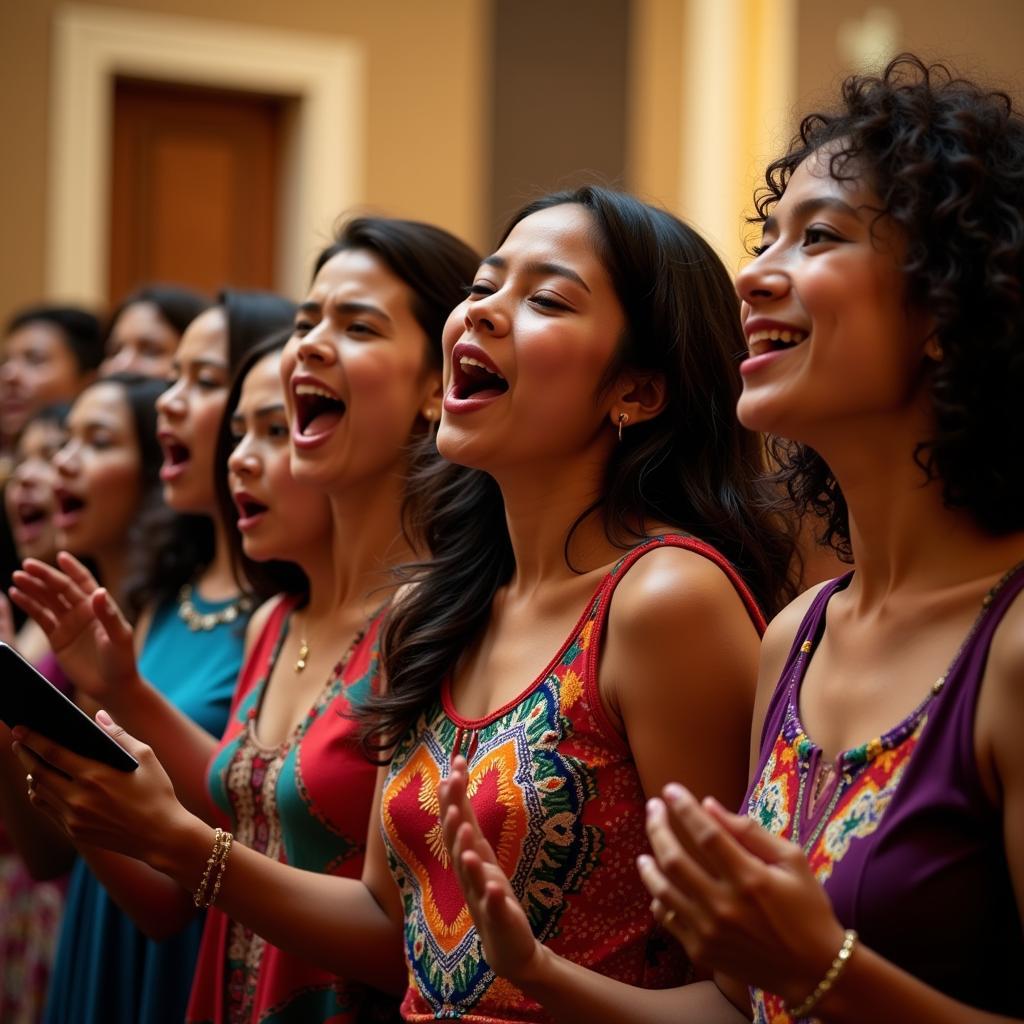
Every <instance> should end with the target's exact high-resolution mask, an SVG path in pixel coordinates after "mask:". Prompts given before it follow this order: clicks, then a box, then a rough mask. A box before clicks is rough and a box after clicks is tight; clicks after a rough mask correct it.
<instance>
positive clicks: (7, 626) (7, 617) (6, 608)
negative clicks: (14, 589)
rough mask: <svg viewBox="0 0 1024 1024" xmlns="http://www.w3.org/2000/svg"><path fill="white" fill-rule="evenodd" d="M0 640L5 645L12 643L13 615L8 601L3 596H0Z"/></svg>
mask: <svg viewBox="0 0 1024 1024" xmlns="http://www.w3.org/2000/svg"><path fill="white" fill-rule="evenodd" d="M0 640H2V641H3V642H4V643H5V644H13V643H14V615H13V613H12V612H11V603H10V601H8V600H7V598H6V597H4V595H3V594H0Z"/></svg>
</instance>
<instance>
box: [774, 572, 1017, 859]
mask: <svg viewBox="0 0 1024 1024" xmlns="http://www.w3.org/2000/svg"><path fill="white" fill-rule="evenodd" d="M1022 567H1024V562H1018V563H1017V564H1016V565H1014V566H1013V567H1012V568H1010V569H1008V570H1007V571H1006V572H1005V573H1004V574H1003V575H1002V576H1001V577H1000V579H999V580H998V582H997V583H996V584H995V585H994V586H992V587H991V588H990V589H989V590H988V592H987V593H986V594H985V596H984V597H983V598H982V599H981V608H980V609H979V610H978V614H977V615H976V616H975V618H974V622H973V623H972V624H971V628H970V629H969V630H968V632H967V635H966V636H965V637H964V639H963V640H962V641H961V643H960V646H959V647H958V648H957V651H956V654H955V655H954V656H953V659H952V660H951V661H950V662H949V665H948V666H947V667H946V670H945V672H943V673H942V675H941V676H939V678H938V679H936V680H935V682H934V683H932V685H931V686H930V687H929V689H928V692H927V693H926V694H925V696H924V698H923V699H922V700H921V702H920V704H918V705H917V707H916V708H914V710H913V711H911V712H910V714H909V715H907V717H906V718H904V719H903V721H902V722H900V723H899V725H897V726H895V728H893V729H890V730H889V732H887V733H884V734H883V735H881V736H876V737H874V738H873V739H870V740H868V741H867V742H866V743H861V744H860V745H859V746H856V747H851V748H850V749H849V750H845V751H842V752H841V753H840V754H839V755H838V756H837V757H836V759H835V761H834V762H823V763H821V764H820V765H819V766H818V774H817V778H816V780H815V785H814V794H813V795H814V800H815V802H816V801H817V799H818V797H819V796H820V794H821V793H822V792H824V790H825V787H826V786H827V785H828V783H829V782H830V781H831V780H832V778H833V776H834V775H835V773H836V772H840V777H839V780H838V782H837V783H836V787H835V789H834V790H833V792H832V796H831V797H830V799H829V802H828V806H827V807H825V808H824V810H821V809H820V808H818V807H817V806H814V807H813V808H812V809H813V810H814V812H815V813H816V814H817V815H818V820H817V822H816V824H815V826H814V828H813V829H812V830H811V834H810V835H809V836H808V837H807V838H806V840H803V839H801V837H800V829H801V825H802V820H801V819H802V816H803V810H804V806H805V804H804V799H805V796H806V790H807V783H808V780H809V777H810V771H811V755H812V754H813V753H814V751H815V750H816V749H817V746H816V744H815V743H814V741H813V740H812V739H811V738H810V737H809V736H808V735H807V733H806V732H805V731H804V728H803V723H802V722H801V721H800V718H799V712H797V714H796V720H797V722H798V723H799V728H798V731H797V733H796V735H795V736H794V738H793V746H794V748H795V750H796V753H797V757H798V759H799V771H800V784H799V788H798V789H797V798H796V807H795V809H794V812H793V829H792V836H793V839H794V841H795V842H798V843H799V844H800V846H801V847H802V848H803V850H804V853H806V854H808V855H809V854H810V851H811V849H812V848H813V847H814V844H815V843H816V842H817V841H818V837H819V836H820V835H821V833H822V832H823V831H824V829H825V827H826V826H827V824H828V822H829V821H830V820H831V818H832V814H833V812H834V811H835V809H836V806H837V805H838V803H839V801H840V800H841V799H842V798H843V794H844V793H845V792H846V790H847V788H848V787H849V786H850V784H851V783H852V782H853V781H854V779H855V778H856V776H857V773H858V772H859V771H860V770H861V769H862V768H863V767H864V766H865V765H867V764H870V763H871V762H872V761H873V760H874V759H875V758H876V757H878V755H879V754H881V753H882V752H883V751H886V750H893V749H894V748H896V747H898V746H899V745H900V744H901V743H903V742H904V741H905V740H906V739H907V738H908V737H909V736H910V735H911V734H912V733H913V732H914V731H915V730H916V729H917V727H918V725H919V724H920V722H921V719H922V717H923V716H924V713H925V711H926V710H927V708H928V705H929V704H931V702H932V701H933V700H935V698H936V697H938V696H939V694H940V693H942V690H943V688H944V687H945V685H946V680H947V679H948V678H949V675H950V673H951V672H952V670H953V669H954V667H956V665H957V664H958V663H959V661H960V656H961V655H962V654H963V652H964V650H965V649H966V648H967V646H968V644H969V643H970V642H971V640H972V639H973V638H974V635H975V634H976V633H977V631H978V628H979V627H980V626H981V623H982V622H983V621H984V619H985V613H986V612H987V611H988V608H989V605H991V604H992V601H993V600H994V599H995V597H996V595H997V594H998V593H999V591H1000V590H1002V588H1003V587H1004V586H1005V585H1006V582H1007V580H1009V579H1010V578H1011V577H1012V576H1013V575H1014V574H1015V573H1016V572H1017V571H1018V570H1019V569H1021V568H1022ZM813 649H814V644H813V643H812V642H811V641H810V640H804V642H803V643H802V644H801V645H800V653H799V657H798V660H797V663H796V665H795V668H794V675H796V676H797V677H798V678H800V679H803V676H804V674H805V673H806V664H805V662H806V660H807V656H808V655H809V654H810V653H811V652H812V651H813ZM793 699H794V710H795V701H796V694H794V698H793Z"/></svg>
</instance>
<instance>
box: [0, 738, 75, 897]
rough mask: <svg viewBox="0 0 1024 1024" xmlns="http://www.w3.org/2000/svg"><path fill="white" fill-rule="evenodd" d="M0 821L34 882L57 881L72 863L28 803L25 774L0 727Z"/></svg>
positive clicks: (61, 838) (59, 835)
mask: <svg viewBox="0 0 1024 1024" xmlns="http://www.w3.org/2000/svg"><path fill="white" fill-rule="evenodd" d="M0 729H2V732H3V735H2V736H0V820H2V821H3V823H4V827H5V828H6V830H7V835H8V838H9V839H10V841H11V843H12V845H13V846H14V848H15V849H16V850H17V851H18V854H19V856H20V857H21V859H22V860H23V861H24V862H25V866H26V867H27V868H28V872H29V874H30V875H31V876H32V877H33V878H34V879H35V880H36V881H45V880H46V879H50V878H57V877H58V876H60V875H63V874H64V873H65V872H66V871H68V870H69V869H70V867H71V865H72V863H74V859H75V848H74V847H73V846H72V845H71V843H70V841H69V840H68V837H67V836H66V835H65V834H64V832H63V831H61V829H59V828H58V827H57V826H56V825H55V824H54V823H53V822H52V821H50V819H49V818H47V817H46V815H45V814H41V813H40V812H39V811H37V810H36V809H35V808H34V807H33V806H32V805H31V804H30V803H29V801H28V787H27V785H26V781H25V770H24V768H22V766H21V764H20V762H19V761H18V760H17V758H16V757H15V756H14V754H12V753H11V735H10V732H9V731H8V729H7V727H6V726H0Z"/></svg>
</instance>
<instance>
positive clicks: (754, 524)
mask: <svg viewBox="0 0 1024 1024" xmlns="http://www.w3.org/2000/svg"><path fill="white" fill-rule="evenodd" d="M563 204H577V205H580V206H583V207H584V208H585V209H586V210H588V211H589V213H590V216H591V219H592V221H593V225H594V239H595V244H596V246H597V249H598V252H599V254H600V256H601V259H602V262H603V263H604V265H605V267H606V268H607V270H608V272H609V275H610V277H611V279H612V281H613V283H614V287H615V291H616V294H617V296H618V299H619V301H620V303H621V304H622V308H623V311H624V313H625V319H626V324H627V326H626V330H625V333H624V335H623V337H622V339H621V341H620V344H619V347H618V351H617V354H616V356H615V358H614V359H613V361H612V363H611V365H610V366H609V367H608V369H607V371H606V374H605V384H606V385H610V384H611V383H612V382H613V381H614V379H615V378H616V376H617V375H618V374H619V373H620V371H621V370H623V369H625V368H629V369H632V370H636V371H640V372H645V371H646V372H650V373H652V374H660V375H661V376H662V377H663V378H664V380H665V385H666V389H667V396H668V401H667V402H666V406H665V409H664V410H663V412H662V413H661V414H659V415H658V416H656V417H654V418H653V419H652V420H650V421H648V422H646V423H641V424H637V425H636V426H634V427H631V428H630V429H629V430H628V431H627V432H626V434H625V435H624V439H623V443H622V444H620V445H616V446H615V448H614V450H613V452H612V455H611V458H610V459H609V462H608V465H607V467H606V471H605V480H604V487H603V488H602V493H601V496H600V498H599V499H598V500H597V501H595V503H594V505H593V506H591V507H590V508H588V509H585V510H583V512H582V513H581V515H580V517H579V518H578V519H577V520H576V524H575V525H578V524H579V523H580V522H581V521H582V519H583V518H584V517H585V516H586V515H588V514H590V513H591V512H594V511H599V512H600V514H601V515H602V517H603V520H604V526H605V530H606V533H607V535H608V537H609V539H610V540H612V542H613V543H615V544H616V545H618V546H621V547H623V548H625V547H628V546H629V545H630V544H631V543H635V542H637V541H639V540H640V539H642V537H643V536H644V531H645V529H646V524H648V523H655V522H663V523H669V524H671V525H672V526H673V527H675V528H677V529H678V530H680V531H683V532H686V533H691V534H694V535H695V536H698V537H700V538H701V539H702V540H705V541H707V542H708V543H710V544H712V545H714V546H715V547H717V548H718V549H719V550H720V551H722V553H723V554H724V555H725V556H726V557H727V558H728V559H729V560H730V561H731V562H732V563H733V564H734V565H735V566H736V568H737V569H738V570H739V572H740V573H741V575H742V576H743V577H744V579H745V580H746V581H747V583H748V584H749V585H750V587H751V589H752V590H753V592H754V594H755V596H756V597H757V598H758V600H759V601H760V603H761V605H762V607H763V608H764V609H765V611H766V612H767V613H769V614H771V613H773V612H775V611H776V610H777V609H778V608H779V607H780V606H781V605H782V604H783V603H784V602H785V601H786V600H787V599H788V598H789V596H790V595H791V592H792V590H791V587H792V585H791V581H790V577H789V567H790V564H791V559H792V552H793V541H792V537H791V535H790V534H789V533H787V532H786V530H785V529H784V527H783V525H782V523H781V521H780V520H779V518H778V517H777V516H776V515H775V513H774V512H773V511H772V505H773V495H772V492H771V491H770V489H769V487H768V485H767V483H766V482H765V481H764V479H763V452H762V448H761V442H760V440H759V438H758V437H757V436H756V435H754V434H752V433H749V432H747V431H745V430H744V429H743V428H742V427H741V426H740V425H739V423H738V422H737V420H736V416H735V406H736V401H737V399H738V397H739V393H740V378H739V373H738V370H737V363H738V359H739V357H740V354H741V353H742V352H743V351H744V349H745V345H744V341H743V336H742V332H741V328H740V320H739V305H738V300H737V298H736V293H735V291H734V289H733V286H732V281H731V279H730V277H729V274H728V273H727V272H726V270H725V268H724V266H723V265H722V262H721V260H719V258H718V257H717V256H716V255H715V253H714V251H713V250H712V249H711V247H710V246H709V245H708V244H707V242H705V241H704V239H703V238H701V237H700V235H698V234H697V233H696V232H695V231H694V230H693V229H692V228H690V227H688V226H687V225H685V224H683V223H682V222H681V221H680V220H678V219H677V218H675V217H673V216H672V215H671V214H669V213H666V212H665V211H663V210H658V209H655V208H653V207H651V206H648V205H646V204H644V203H642V202H640V201H639V200H638V199H635V198H633V197H632V196H629V195H625V194H623V193H620V192H614V191H611V190H609V189H605V188H599V187H593V186H588V187H584V188H580V189H577V190H573V191H565V192H558V193H556V194H554V195H549V196H545V197H543V198H541V199H538V200H536V201H535V202H532V203H530V204H529V205H527V206H525V207H524V208H523V209H522V210H520V211H519V213H517V214H516V215H515V217H514V218H513V219H512V222H511V223H510V225H509V227H508V229H507V230H506V232H505V236H504V237H507V235H508V234H509V232H511V230H512V228H513V227H515V225H516V224H518V223H519V222H520V221H521V220H523V219H524V218H525V217H528V216H530V215H531V214H533V213H536V212H538V211H540V210H546V209H550V208H551V207H554V206H561V205H563ZM410 514H411V515H412V516H413V517H414V518H415V519H416V525H417V527H418V531H419V532H420V533H421V534H422V535H423V536H424V538H425V540H426V543H427V545H428V547H429V550H430V551H431V553H432V556H433V558H432V560H431V561H430V562H426V563H422V564H419V565H416V566H412V567H409V569H408V570H407V578H408V579H410V580H412V581H414V582H415V586H413V587H412V588H411V589H410V591H409V595H408V597H407V598H406V599H404V600H403V601H402V602H401V603H400V604H399V606H398V607H396V609H395V610H394V612H393V614H392V616H391V618H390V621H389V623H388V625H387V628H386V631H385V635H384V640H383V659H384V668H385V672H386V675H387V679H388V690H387V693H386V694H382V695H379V696H377V697H375V698H373V699H372V701H371V702H370V703H369V704H368V705H367V706H366V709H365V711H364V712H363V719H364V743H365V745H366V746H367V748H368V750H370V751H373V752H376V753H377V754H384V755H385V756H386V753H387V751H388V750H389V749H390V747H391V745H392V744H393V742H394V740H395V739H396V738H397V737H398V736H400V735H401V734H402V733H404V732H405V731H406V730H408V729H409V728H411V727H412V726H413V724H414V723H415V722H416V720H417V718H418V716H419V715H420V713H421V712H422V711H424V710H425V709H426V707H427V705H428V703H429V702H430V700H431V699H432V697H433V695H434V694H436V692H437V688H438V686H439V685H440V682H441V680H442V679H443V678H444V677H445V675H446V674H447V673H449V672H450V671H452V669H453V668H454V666H455V664H456V661H457V659H458V658H459V656H460V654H461V653H462V652H463V651H464V650H466V649H467V648H468V647H469V646H470V645H471V644H472V643H473V641H474V640H475V639H476V637H478V636H479V634H480V632H481V631H482V630H483V629H484V627H485V626H486V623H487V621H488V617H489V615H490V609H491V603H492V601H493V599H494V595H495V593H496V591H497V590H498V588H499V587H500V586H501V585H502V584H503V583H505V582H507V581H508V579H509V578H510V577H511V575H512V572H513V569H514V557H513V552H512V545H511V541H510V539H509V535H508V529H507V526H506V520H505V510H504V503H503V500H502V496H501V492H500V490H499V488H498V485H497V484H496V483H495V481H494V480H493V478H492V477H490V476H489V475H488V474H486V473H484V472H482V471H480V470H474V469H467V468H465V467H462V466H453V465H450V464H445V463H441V464H435V465H433V466H428V467H427V468H426V470H425V472H423V473H422V474H420V476H419V478H418V479H417V480H416V489H415V490H414V492H413V502H412V505H411V513H410ZM638 524H639V525H638ZM575 525H574V527H573V528H574V529H575ZM571 535H572V531H570V535H569V538H567V540H566V552H568V546H569V540H570V539H571ZM567 560H568V558H567Z"/></svg>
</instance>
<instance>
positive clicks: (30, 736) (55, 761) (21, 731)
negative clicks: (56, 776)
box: [11, 725, 96, 778]
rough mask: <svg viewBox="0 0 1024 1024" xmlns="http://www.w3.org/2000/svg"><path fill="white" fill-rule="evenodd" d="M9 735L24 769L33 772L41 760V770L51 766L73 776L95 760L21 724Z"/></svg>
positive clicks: (68, 775)
mask: <svg viewBox="0 0 1024 1024" xmlns="http://www.w3.org/2000/svg"><path fill="white" fill-rule="evenodd" d="M11 736H12V737H13V738H14V740H15V743H14V745H13V747H12V749H13V750H14V753H15V754H16V755H17V758H18V760H19V761H21V763H22V764H23V765H24V766H25V770H26V771H29V772H32V773H33V774H35V771H36V768H35V767H34V766H40V762H43V763H42V765H41V766H40V767H41V770H42V771H44V772H47V771H49V770H50V769H52V768H55V769H57V771H58V772H60V773H62V774H63V775H64V776H65V777H67V778H75V777H76V776H78V775H80V774H81V773H82V770H83V769H84V768H87V767H88V766H89V765H91V764H96V762H95V761H91V760H89V758H86V757H80V756H79V755H78V754H75V753H73V752H72V751H70V750H68V749H67V748H66V747H62V746H61V745H60V744H59V743H54V741H53V740H50V739H47V738H46V737H45V736H42V735H40V734H39V733H37V732H33V731H32V730H31V729H28V728H26V727H25V726H23V725H19V726H16V727H15V728H14V729H12V730H11Z"/></svg>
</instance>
